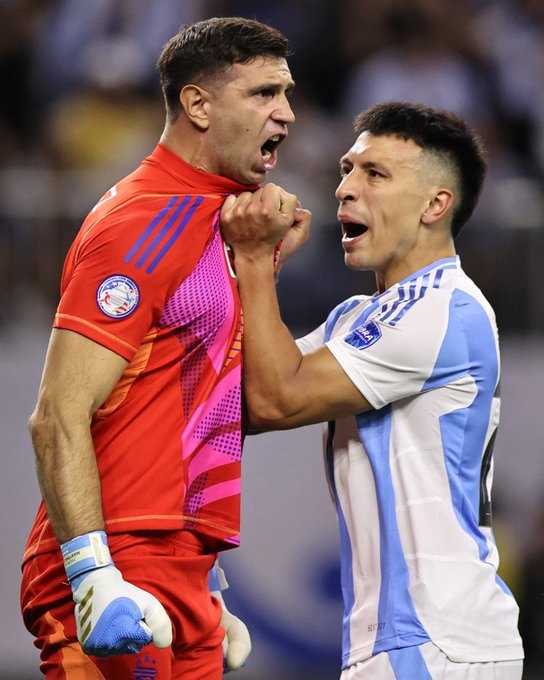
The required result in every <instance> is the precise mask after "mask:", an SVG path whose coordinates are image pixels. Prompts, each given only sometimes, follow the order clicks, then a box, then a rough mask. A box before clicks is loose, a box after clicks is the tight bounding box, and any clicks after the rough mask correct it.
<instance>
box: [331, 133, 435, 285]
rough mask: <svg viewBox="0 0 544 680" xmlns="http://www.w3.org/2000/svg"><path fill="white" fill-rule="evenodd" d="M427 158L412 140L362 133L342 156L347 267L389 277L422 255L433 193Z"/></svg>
mask: <svg viewBox="0 0 544 680" xmlns="http://www.w3.org/2000/svg"><path fill="white" fill-rule="evenodd" d="M423 154H424V151H423V149H422V148H421V147H419V146H418V145H417V144H416V143H415V142H413V141H411V140H405V139H402V138H401V137H397V136H393V135H383V136H374V135H372V134H370V133H369V132H363V133H361V134H360V135H359V137H358V138H357V140H356V141H355V144H354V145H353V146H352V147H351V149H349V151H348V152H347V153H346V154H345V155H344V156H343V157H342V159H341V161H340V167H341V175H342V180H341V182H340V185H339V186H338V189H337V190H336V198H337V199H338V201H339V207H338V220H339V222H340V223H341V225H342V246H343V248H344V253H345V255H344V259H345V262H346V265H347V266H348V267H350V268H352V269H369V270H373V271H375V272H376V273H377V274H379V275H383V277H384V278H385V279H390V278H391V277H390V276H389V274H390V273H391V272H393V271H396V270H399V271H400V270H402V269H404V268H405V267H404V263H408V262H410V261H411V260H412V259H414V255H416V257H418V255H417V250H418V248H420V246H421V242H422V239H423V238H424V233H423V232H424V228H423V225H422V223H421V218H422V215H423V213H424V212H425V210H426V208H427V207H428V205H429V200H430V196H431V194H432V191H433V189H434V187H433V186H432V185H431V184H430V183H429V181H428V173H426V172H425V163H424V162H423ZM408 268H409V265H408Z"/></svg>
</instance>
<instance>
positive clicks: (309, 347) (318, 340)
mask: <svg viewBox="0 0 544 680" xmlns="http://www.w3.org/2000/svg"><path fill="white" fill-rule="evenodd" d="M295 342H296V343H297V346H298V348H299V350H300V351H301V352H302V354H309V353H310V352H314V351H315V350H316V349H319V348H320V347H323V345H324V344H325V324H324V323H322V324H321V326H318V327H317V328H316V329H315V330H313V331H311V332H310V333H308V334H307V335H303V336H302V337H301V338H297V339H296V341H295Z"/></svg>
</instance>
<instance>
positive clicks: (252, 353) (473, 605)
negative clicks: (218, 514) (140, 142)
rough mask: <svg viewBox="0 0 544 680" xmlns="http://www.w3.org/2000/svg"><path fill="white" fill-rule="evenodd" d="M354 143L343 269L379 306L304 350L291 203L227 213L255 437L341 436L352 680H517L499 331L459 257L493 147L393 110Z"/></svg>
mask: <svg viewBox="0 0 544 680" xmlns="http://www.w3.org/2000/svg"><path fill="white" fill-rule="evenodd" d="M356 132H357V134H358V137H357V139H356V141H355V143H354V145H353V146H352V147H351V149H350V150H349V151H348V152H347V153H346V154H345V155H344V156H343V158H342V159H341V175H342V180H341V182H340V185H339V187H338V189H337V192H336V196H337V199H338V201H339V208H338V219H339V221H340V223H341V229H342V245H343V248H344V251H345V262H346V264H347V266H348V267H350V268H353V269H359V270H365V269H370V270H373V271H374V272H375V274H376V280H377V288H378V290H377V292H376V293H375V294H374V295H371V296H367V295H359V296H355V297H353V298H350V299H348V300H346V301H345V302H343V303H341V304H340V305H338V306H337V307H336V308H335V309H334V310H333V311H332V312H331V313H330V314H329V316H328V318H327V320H326V321H325V323H324V324H323V325H322V326H320V327H319V328H318V329H317V330H315V331H314V332H312V333H310V334H309V335H307V336H306V337H304V338H301V339H300V340H299V341H298V343H295V341H294V340H293V338H292V336H291V334H290V333H289V331H288V329H287V328H286V327H285V326H284V325H283V324H282V321H281V317H280V313H279V309H278V303H277V298H276V293H275V286H274V272H273V266H272V264H271V259H272V257H271V253H272V249H273V247H274V244H275V243H276V242H277V240H278V239H279V238H281V237H284V236H285V234H287V237H288V238H291V236H290V233H291V232H290V231H289V230H288V229H287V227H288V226H289V222H290V220H291V219H295V218H296V208H292V207H291V206H293V205H295V204H296V200H295V199H294V198H293V197H292V196H290V195H288V194H286V193H285V192H284V191H283V190H282V189H280V188H279V187H274V186H267V187H266V188H265V189H263V190H262V191H261V197H259V196H258V195H254V196H253V197H251V198H249V199H248V198H244V196H243V195H242V196H241V197H240V198H234V197H232V198H229V199H228V200H227V202H226V203H225V205H224V207H223V212H222V222H223V231H224V235H225V238H226V240H227V241H228V242H229V243H230V244H231V245H232V247H233V249H234V252H235V265H236V272H237V276H238V280H239V288H240V292H241V298H242V305H243V309H244V319H245V328H246V338H245V344H244V351H245V376H246V378H245V387H246V394H247V401H248V407H249V414H250V421H251V422H252V423H253V425H254V426H256V427H257V428H261V429H285V428H292V427H297V426H299V425H305V424H308V423H315V422H320V421H329V424H328V436H327V437H326V442H327V443H326V463H327V474H328V479H329V483H330V488H331V492H332V496H333V499H334V502H335V504H336V508H337V512H338V521H339V528H340V535H341V553H342V554H341V567H342V591H343V597H344V605H345V610H344V622H343V625H344V629H343V671H342V676H341V677H342V680H366V679H367V678H372V680H450V679H451V680H461V679H463V680H492V679H497V678H500V679H501V680H520V678H521V675H522V658H523V649H522V644H521V639H520V637H519V634H518V631H517V619H518V608H517V605H516V602H515V600H514V598H513V596H512V594H511V592H510V591H509V590H508V587H507V586H506V584H505V583H504V582H503V581H502V580H501V579H500V577H499V576H498V575H497V567H498V555H497V548H496V546H495V542H494V539H493V533H492V530H491V505H490V490H491V480H492V449H493V442H494V438H495V432H496V428H497V425H498V422H499V411H500V397H499V375H500V360H499V349H498V339H497V329H496V324H495V317H494V314H493V311H492V309H491V307H490V305H489V303H488V302H487V301H486V299H485V298H484V296H483V294H482V293H481V291H480V290H479V289H478V288H477V286H476V285H475V284H474V283H473V282H472V281H471V280H470V279H469V278H468V276H467V275H466V274H465V273H464V272H463V270H462V268H461V264H460V261H459V258H458V257H457V256H456V253H455V247H454V237H455V236H456V235H457V234H458V233H459V230H460V229H461V227H462V226H463V224H464V223H465V222H466V221H467V220H468V218H469V217H470V215H471V214H472V211H473V209H474V206H475V204H476V201H477V198H478V194H479V192H480V188H481V185H482V182H483V179H484V174H485V161H484V158H483V155H482V150H481V147H480V144H479V142H478V140H477V138H476V137H475V136H474V135H473V134H472V133H471V131H470V130H469V129H468V128H467V127H466V125H465V124H464V123H463V122H462V121H461V120H459V119H458V118H456V117H455V116H453V115H451V114H448V113H446V112H439V111H436V110H433V109H429V108H424V107H421V106H418V105H413V104H405V103H389V104H383V105H379V106H377V107H375V108H373V109H371V110H369V111H367V112H365V113H363V114H361V116H360V117H359V118H358V119H357V121H356ZM259 201H260V204H259ZM259 205H260V206H264V207H261V208H259ZM304 228H305V223H304V222H301V221H295V224H294V227H292V228H291V231H293V229H294V230H298V231H300V230H302V229H304Z"/></svg>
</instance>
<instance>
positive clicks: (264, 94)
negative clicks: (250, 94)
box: [257, 87, 276, 99]
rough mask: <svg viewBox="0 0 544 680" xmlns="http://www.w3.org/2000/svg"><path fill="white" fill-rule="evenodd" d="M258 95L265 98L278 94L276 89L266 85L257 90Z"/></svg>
mask: <svg viewBox="0 0 544 680" xmlns="http://www.w3.org/2000/svg"><path fill="white" fill-rule="evenodd" d="M257 96H258V97H262V98H263V99H272V98H273V97H275V96H276V91H275V90H274V89H273V88H271V87H265V88H263V89H262V90H259V91H258V92H257Z"/></svg>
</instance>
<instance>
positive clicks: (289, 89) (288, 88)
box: [250, 80, 295, 94]
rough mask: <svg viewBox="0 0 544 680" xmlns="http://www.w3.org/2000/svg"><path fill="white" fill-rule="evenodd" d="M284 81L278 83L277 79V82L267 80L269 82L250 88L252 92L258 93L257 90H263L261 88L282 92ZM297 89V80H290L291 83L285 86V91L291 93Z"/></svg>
mask: <svg viewBox="0 0 544 680" xmlns="http://www.w3.org/2000/svg"><path fill="white" fill-rule="evenodd" d="M283 89H284V87H283V83H278V82H277V81H275V82H267V83H261V84H259V85H255V87H252V88H251V90H250V93H251V94H257V92H261V90H274V91H275V92H280V91H281V90H283ZM294 89H295V81H294V80H290V81H289V83H288V84H287V85H286V87H285V93H286V94H290V93H291V92H292V91H293V90H294Z"/></svg>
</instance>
